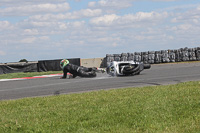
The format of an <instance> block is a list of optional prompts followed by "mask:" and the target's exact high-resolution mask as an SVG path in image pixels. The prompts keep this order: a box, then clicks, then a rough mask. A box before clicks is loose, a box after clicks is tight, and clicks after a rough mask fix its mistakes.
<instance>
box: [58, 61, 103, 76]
mask: <svg viewBox="0 0 200 133" xmlns="http://www.w3.org/2000/svg"><path fill="white" fill-rule="evenodd" d="M60 66H61V68H62V70H63V76H62V77H61V79H65V78H67V73H70V74H71V75H70V76H69V78H75V77H77V76H79V77H88V78H92V77H96V72H98V71H101V72H105V71H104V70H103V69H101V70H98V68H95V67H94V68H87V67H83V66H78V65H74V64H72V63H70V62H69V61H68V60H67V59H63V60H62V61H61V62H60Z"/></svg>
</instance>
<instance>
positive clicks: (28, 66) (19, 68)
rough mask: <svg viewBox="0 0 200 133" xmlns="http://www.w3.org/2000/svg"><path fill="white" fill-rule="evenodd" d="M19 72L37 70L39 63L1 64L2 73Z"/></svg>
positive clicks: (0, 70) (0, 72) (0, 71)
mask: <svg viewBox="0 0 200 133" xmlns="http://www.w3.org/2000/svg"><path fill="white" fill-rule="evenodd" d="M17 72H37V63H19V64H10V65H0V74H7V73H17Z"/></svg>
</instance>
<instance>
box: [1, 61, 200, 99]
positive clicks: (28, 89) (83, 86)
mask: <svg viewBox="0 0 200 133" xmlns="http://www.w3.org/2000/svg"><path fill="white" fill-rule="evenodd" d="M60 76H61V75H60V74H58V75H51V76H47V75H45V76H44V77H35V78H29V79H20V80H16V79H12V80H0V100H10V99H19V98H25V97H38V96H51V95H60V94H70V93H82V92H88V91H97V90H107V89H117V88H127V87H139V86H152V85H168V84H176V83H180V82H186V81H200V62H191V63H169V64H156V65H152V66H151V69H147V70H144V71H142V72H141V74H140V75H136V76H125V77H111V76H109V75H107V74H106V73H103V74H101V73H98V74H97V77H95V78H80V77H77V78H75V79H60ZM199 85H200V84H199Z"/></svg>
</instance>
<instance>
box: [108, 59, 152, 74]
mask: <svg viewBox="0 0 200 133" xmlns="http://www.w3.org/2000/svg"><path fill="white" fill-rule="evenodd" d="M150 68H151V65H150V64H144V63H143V62H135V61H113V62H111V63H110V65H109V66H108V67H107V68H106V72H107V74H109V75H111V76H133V75H139V74H140V72H141V71H143V70H144V69H150Z"/></svg>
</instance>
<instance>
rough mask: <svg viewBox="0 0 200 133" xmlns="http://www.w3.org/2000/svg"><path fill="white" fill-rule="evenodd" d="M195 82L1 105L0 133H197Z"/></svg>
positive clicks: (199, 85)
mask: <svg viewBox="0 0 200 133" xmlns="http://www.w3.org/2000/svg"><path fill="white" fill-rule="evenodd" d="M199 131H200V82H199V81H197V82H186V83H180V84H177V85H167V86H152V87H142V88H126V89H117V90H109V91H103V90H102V91H96V92H88V93H82V94H70V95H59V96H50V97H39V98H25V99H19V100H11V101H0V132H5V133H7V132H8V133H10V132H55V133H64V132H70V133H71V132H99V133H101V132H120V133H121V132H124V133H127V132H159V133H160V132H179V133H183V132H194V133H195V132H199Z"/></svg>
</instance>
